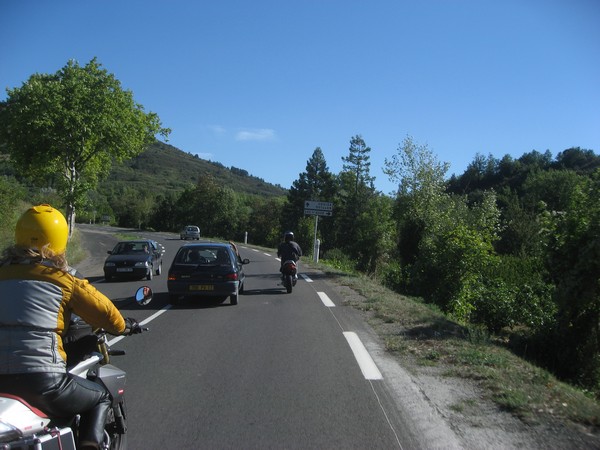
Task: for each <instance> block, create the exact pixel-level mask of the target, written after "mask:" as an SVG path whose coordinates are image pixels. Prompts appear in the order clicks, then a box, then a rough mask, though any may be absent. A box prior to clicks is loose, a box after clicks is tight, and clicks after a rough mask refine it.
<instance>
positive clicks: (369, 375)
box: [344, 331, 383, 380]
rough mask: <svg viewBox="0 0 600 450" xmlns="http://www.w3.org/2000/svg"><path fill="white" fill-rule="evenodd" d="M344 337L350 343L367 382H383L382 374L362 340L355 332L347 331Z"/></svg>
mask: <svg viewBox="0 0 600 450" xmlns="http://www.w3.org/2000/svg"><path fill="white" fill-rule="evenodd" d="M344 337H345V338H346V340H347V341H348V344H349V345H350V348H351V349H352V353H354V357H355V358H356V361H357V362H358V365H359V367H360V370H361V372H362V374H363V376H364V377H365V379H367V380H383V376H382V375H381V372H380V371H379V369H378V368H377V366H376V365H375V362H374V361H373V358H371V355H369V352H368V351H367V349H366V348H365V346H364V345H363V343H362V342H361V340H360V338H359V337H358V335H357V334H356V333H354V332H353V331H345V332H344Z"/></svg>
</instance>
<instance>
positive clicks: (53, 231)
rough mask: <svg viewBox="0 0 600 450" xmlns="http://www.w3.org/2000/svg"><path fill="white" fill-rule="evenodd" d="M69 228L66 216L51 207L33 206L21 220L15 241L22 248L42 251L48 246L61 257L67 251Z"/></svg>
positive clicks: (18, 223)
mask: <svg viewBox="0 0 600 450" xmlns="http://www.w3.org/2000/svg"><path fill="white" fill-rule="evenodd" d="M68 239H69V227H68V226H67V221H66V220H65V216H63V215H62V214H61V212H60V211H58V210H57V209H54V208H53V207H52V206H50V205H46V204H43V205H37V206H32V207H31V208H29V209H28V210H27V211H25V212H24V213H23V215H22V216H21V217H20V218H19V220H18V222H17V228H16V230H15V240H16V242H17V245H19V246H21V247H27V248H34V249H37V250H40V249H41V248H42V247H43V246H45V245H46V244H50V245H49V247H50V249H51V250H52V251H53V252H54V253H56V254H58V255H60V254H61V253H64V252H65V250H66V249H67V240H68Z"/></svg>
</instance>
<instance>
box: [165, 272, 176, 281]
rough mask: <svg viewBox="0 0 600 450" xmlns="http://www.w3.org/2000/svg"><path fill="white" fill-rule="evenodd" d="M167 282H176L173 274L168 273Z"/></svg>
mask: <svg viewBox="0 0 600 450" xmlns="http://www.w3.org/2000/svg"><path fill="white" fill-rule="evenodd" d="M167 280H169V281H176V280H177V275H175V274H174V273H170V274H169V277H168V278H167Z"/></svg>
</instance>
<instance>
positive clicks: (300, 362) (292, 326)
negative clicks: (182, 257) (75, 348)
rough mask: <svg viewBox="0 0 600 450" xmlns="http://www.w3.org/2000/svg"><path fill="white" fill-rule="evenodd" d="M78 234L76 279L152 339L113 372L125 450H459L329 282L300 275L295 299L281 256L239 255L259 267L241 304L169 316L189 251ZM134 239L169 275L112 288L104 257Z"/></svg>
mask: <svg viewBox="0 0 600 450" xmlns="http://www.w3.org/2000/svg"><path fill="white" fill-rule="evenodd" d="M79 228H80V230H81V231H82V232H83V233H82V234H83V236H84V242H85V244H86V246H87V247H88V248H89V250H90V252H91V255H92V257H91V258H89V259H87V260H86V261H84V262H83V263H82V265H81V266H80V267H79V269H80V270H81V271H82V272H83V273H84V275H85V276H86V277H88V278H89V279H90V280H91V281H92V282H93V283H94V285H95V286H96V287H97V288H98V289H100V290H101V291H102V292H104V293H105V294H106V295H107V296H109V297H110V298H111V299H113V300H114V301H115V304H116V305H117V306H118V307H119V308H120V309H121V311H122V312H123V315H124V316H126V317H127V316H131V317H135V318H136V319H138V320H139V321H145V324H146V326H148V327H149V328H150V332H148V333H145V334H142V335H136V336H132V337H128V338H124V339H121V340H119V341H118V342H117V343H115V344H114V345H113V346H114V348H119V349H124V350H126V351H127V355H126V356H122V357H114V358H113V360H112V362H113V364H115V365H117V366H118V367H120V368H122V369H124V370H126V371H127V378H128V379H127V392H126V398H127V405H128V411H129V417H128V425H129V430H128V441H129V448H131V449H204V448H210V449H212V448H219V449H225V448H236V449H242V448H243V449H258V448H260V449H267V448H278V449H279V448H286V449H293V448H302V449H305V448H322V449H331V448H344V449H351V448H362V449H366V448H369V449H373V448H385V449H391V448H404V449H414V448H431V447H433V446H438V447H440V446H443V447H453V446H454V445H453V442H452V441H444V435H445V433H444V430H439V429H438V425H437V422H436V421H435V420H433V419H432V417H431V416H430V415H428V414H427V413H425V414H424V413H423V412H422V411H420V410H418V409H417V408H414V409H411V408H410V405H411V403H415V400H414V398H415V396H418V395H419V393H415V392H412V390H411V387H410V386H409V385H408V384H405V382H406V380H405V379H404V378H403V377H402V376H398V374H397V373H395V372H394V373H392V372H391V371H390V370H389V368H388V367H381V366H382V364H383V361H385V359H382V357H381V355H379V356H378V357H376V358H375V361H373V360H371V358H370V357H369V355H373V353H381V351H380V349H379V348H378V347H377V346H376V344H375V340H374V338H373V336H372V332H371V331H369V328H368V327H366V326H365V325H364V323H362V320H361V319H360V317H359V316H358V315H357V314H356V312H355V311H353V310H352V309H351V308H348V307H344V306H342V303H341V300H340V298H338V297H337V295H336V294H335V292H334V290H333V289H332V288H331V286H330V285H329V284H328V283H327V280H326V279H325V278H324V277H323V275H322V274H321V273H318V272H314V271H310V270H307V271H304V272H303V275H304V277H302V278H301V279H300V280H299V281H298V284H297V285H296V287H295V289H294V291H293V292H292V293H291V294H287V293H285V289H284V288H283V286H280V285H278V283H279V277H278V267H279V261H278V260H277V259H276V257H275V255H274V254H270V253H265V252H263V251H262V250H261V251H258V250H256V249H252V248H250V247H248V246H244V245H240V246H239V248H240V253H241V256H242V258H249V259H250V260H251V263H250V264H249V265H247V266H245V270H246V275H247V278H246V286H245V295H241V296H240V298H239V304H238V305H236V306H231V305H229V302H228V301H226V302H225V303H223V304H214V303H213V304H210V303H207V302H205V301H186V302H183V303H182V304H181V305H179V306H177V307H173V308H171V307H170V306H169V305H168V303H167V283H166V279H167V271H168V267H169V266H170V264H171V261H172V259H173V256H174V255H175V252H176V251H177V248H178V247H179V246H180V245H182V244H183V241H180V240H179V239H178V236H176V235H174V234H160V233H144V234H139V233H138V232H132V231H127V230H114V229H110V228H105V227H94V226H87V225H83V226H79ZM128 234H133V235H134V236H140V237H141V236H145V237H150V238H152V239H155V240H157V241H158V242H160V243H161V244H163V245H164V246H165V248H166V253H165V255H164V265H163V274H162V275H160V276H155V277H154V279H153V280H151V281H146V280H140V281H115V282H110V283H107V282H105V281H104V279H103V276H102V265H101V264H102V262H103V261H104V258H105V257H106V251H107V250H109V249H111V248H112V246H113V245H114V243H115V242H116V241H117V240H118V239H121V238H123V237H124V236H125V235H128ZM302 270H303V267H302V266H301V271H302ZM142 285H148V286H150V287H152V289H153V291H154V299H153V301H152V302H151V303H150V304H149V305H147V306H144V307H139V306H137V305H135V304H134V303H132V302H130V301H128V300H127V298H128V297H129V296H131V295H133V293H134V292H135V290H136V289H137V288H138V287H140V286H142ZM351 344H352V345H351ZM361 345H362V346H363V347H362V348H361ZM361 351H362V352H363V353H361ZM415 404H416V403H415Z"/></svg>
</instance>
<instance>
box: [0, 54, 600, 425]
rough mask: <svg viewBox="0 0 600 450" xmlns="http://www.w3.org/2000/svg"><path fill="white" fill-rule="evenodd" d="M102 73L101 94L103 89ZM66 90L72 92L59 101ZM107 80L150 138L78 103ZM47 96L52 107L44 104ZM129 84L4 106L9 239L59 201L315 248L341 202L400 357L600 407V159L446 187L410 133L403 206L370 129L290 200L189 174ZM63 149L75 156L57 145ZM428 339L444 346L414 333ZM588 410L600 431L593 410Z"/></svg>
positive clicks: (394, 162) (253, 186) (400, 165)
mask: <svg viewBox="0 0 600 450" xmlns="http://www.w3.org/2000/svg"><path fill="white" fill-rule="evenodd" d="M90 77H91V78H94V77H96V78H95V79H96V81H98V80H99V81H102V82H101V83H90V81H89V80H90ZM61 83H63V84H66V85H67V86H68V89H67V90H62V89H58V86H59V85H60V84H61ZM103 83H104V84H103ZM106 84H108V85H109V86H110V87H111V88H110V89H108V92H109V93H110V92H115V91H116V92H117V93H118V94H119V95H118V98H117V100H119V102H120V103H119V102H118V104H119V105H120V106H119V108H118V109H119V111H120V114H125V117H129V118H130V120H131V126H134V127H136V126H137V128H136V129H137V131H138V133H139V134H138V135H137V137H136V138H135V139H133V140H132V141H128V140H126V139H125V138H124V137H123V136H122V132H123V129H122V128H120V127H118V126H116V125H115V124H116V123H118V121H115V120H114V115H113V113H114V111H111V109H110V108H108V107H107V108H104V109H102V108H100V109H101V111H102V114H101V115H100V116H99V117H95V116H94V114H90V111H89V110H84V111H78V110H77V109H76V108H77V107H79V106H81V105H85V104H86V102H75V103H72V102H70V101H69V100H70V99H71V98H73V95H72V92H78V89H81V90H82V92H83V93H82V94H81V95H92V94H93V95H92V99H93V101H94V102H99V103H98V104H100V105H104V106H106V105H110V104H111V102H110V101H108V100H107V101H103V100H102V99H103V98H104V97H103V95H107V93H106V92H100V93H95V90H96V89H99V87H98V86H105V85H106ZM45 89H50V91H48V92H47V94H48V95H41V94H43V93H44V92H46V91H45ZM69 89H70V90H69ZM119 89H120V88H119V84H118V82H117V80H116V78H115V77H114V76H112V75H110V74H107V73H106V72H105V71H103V70H102V69H101V68H100V66H99V64H98V63H97V61H96V60H92V61H91V62H90V63H89V64H88V65H87V66H85V67H79V66H77V65H76V64H73V63H69V64H68V65H67V66H65V68H64V69H63V70H62V71H59V73H57V74H55V75H54V76H42V75H35V76H32V78H31V79H30V80H29V81H28V82H27V83H25V84H24V85H23V87H21V88H17V89H12V90H8V99H7V100H6V101H5V102H1V103H0V151H1V152H2V155H0V194H2V195H0V239H3V240H4V241H5V242H6V241H7V240H9V241H10V236H11V235H12V231H6V230H7V229H10V227H12V226H14V222H15V220H16V217H17V216H18V213H19V212H20V211H22V210H23V209H24V207H26V205H27V204H33V203H39V202H48V203H51V204H53V205H54V206H57V207H62V208H63V210H64V211H65V213H68V214H67V215H68V217H70V219H71V220H72V219H75V220H79V221H83V222H100V221H103V222H106V223H108V224H115V225H119V226H125V227H136V228H146V229H153V230H157V231H172V232H178V231H179V229H180V228H181V227H182V226H184V225H187V224H193V225H198V226H199V227H200V228H201V230H202V234H203V235H205V236H214V237H220V238H223V239H233V240H236V241H243V240H244V238H245V236H248V242H249V243H251V244H255V245H262V246H266V247H269V248H273V247H276V245H277V244H278V242H279V240H280V239H281V235H282V232H283V231H284V230H286V229H291V230H293V231H294V232H295V234H296V236H297V240H298V241H299V243H300V245H301V246H302V248H304V249H305V250H306V251H307V253H309V254H310V253H311V252H312V251H311V249H312V246H313V233H314V229H315V227H314V224H315V218H314V217H312V216H309V217H305V216H304V205H305V202H306V201H307V200H313V201H323V202H331V203H332V204H333V215H332V216H331V217H322V218H320V220H319V225H318V238H319V240H320V242H321V250H320V251H321V253H320V255H319V256H320V257H321V259H322V261H324V262H326V263H327V264H329V265H330V266H331V267H337V268H341V269H344V270H345V271H348V272H351V273H357V274H361V275H360V276H358V277H355V278H353V280H354V281H353V283H355V284H356V288H357V289H358V290H359V291H364V290H365V289H367V287H368V286H379V285H381V286H384V287H385V289H386V290H385V291H382V292H385V293H386V294H385V296H384V295H383V294H382V293H380V292H379V291H376V292H377V294H376V295H375V294H373V295H365V297H366V298H367V299H368V300H367V301H366V302H364V304H361V305H358V306H360V307H361V308H363V309H365V310H368V311H371V312H373V313H374V314H375V315H376V318H377V319H378V320H380V321H381V322H382V323H384V324H386V323H394V324H398V325H399V326H402V327H407V330H408V331H405V332H400V331H398V333H399V334H397V335H395V334H393V333H391V334H389V336H386V341H387V342H388V349H389V350H390V351H395V352H405V353H407V354H410V355H413V356H414V357H415V358H419V359H420V360H422V361H423V362H428V363H430V364H434V363H436V362H437V361H443V362H453V363H454V367H455V368H454V369H453V370H455V371H456V372H457V373H458V372H465V374H466V375H469V374H472V375H470V376H472V377H474V378H477V379H480V380H487V382H489V383H491V384H493V383H497V385H498V386H497V388H494V389H492V391H494V392H495V394H494V398H495V400H496V401H498V402H499V403H501V404H503V405H504V407H506V408H507V409H511V410H513V411H515V412H516V413H517V414H519V415H522V416H523V417H525V416H526V415H527V414H526V413H525V411H526V410H527V408H528V407H527V406H526V405H525V404H526V403H527V402H529V403H531V404H534V405H538V404H539V409H540V410H543V409H545V408H546V406H544V404H543V402H542V400H541V398H542V397H543V396H542V394H538V393H537V392H536V391H535V390H533V389H531V390H529V391H528V390H527V389H525V390H523V389H518V388H517V385H518V383H519V377H517V376H513V375H512V373H511V372H506V367H521V369H522V370H523V375H522V377H521V378H523V379H527V377H530V378H532V379H535V380H541V382H540V385H542V384H543V383H546V384H547V385H549V386H552V387H553V389H552V396H554V397H555V398H556V399H561V400H565V401H564V402H559V403H560V405H562V404H563V403H565V404H567V405H571V404H573V403H580V404H581V405H584V404H585V405H591V406H590V411H595V410H594V408H592V406H593V403H589V402H588V401H584V399H589V400H590V401H592V402H593V401H595V400H598V399H599V398H600V157H599V156H598V155H596V153H594V151H593V150H587V149H581V148H579V147H573V148H569V149H565V150H563V151H561V152H559V153H558V154H556V155H555V156H554V155H552V154H551V153H550V152H549V151H546V152H544V153H541V152H538V151H535V150H533V151H531V152H529V153H525V154H523V155H522V156H521V157H519V158H513V157H511V156H509V155H505V156H503V157H501V158H496V157H494V156H492V155H489V156H484V155H481V154H477V155H475V157H474V159H473V161H472V162H471V163H470V164H469V166H468V167H467V169H466V170H465V172H464V173H463V174H460V175H452V176H448V173H447V171H448V164H447V163H445V162H441V161H438V159H437V157H436V156H435V154H434V153H433V151H432V150H431V149H429V148H428V147H427V145H422V144H419V143H418V142H415V141H414V140H413V139H412V138H411V137H410V136H407V137H405V138H404V139H403V140H402V141H401V142H400V143H399V145H398V148H397V149H396V152H395V153H394V154H393V155H391V157H390V158H389V159H387V160H386V162H385V166H384V167H383V170H384V173H385V175H386V176H387V177H389V179H390V180H392V181H393V182H394V183H396V185H397V186H398V189H397V191H396V192H395V193H394V194H393V195H387V194H384V193H381V192H378V191H377V190H376V189H375V187H374V180H375V178H374V176H373V175H372V172H371V167H370V166H371V163H370V152H371V148H370V147H369V146H368V145H367V143H366V142H365V140H364V139H363V137H362V136H361V135H356V136H352V137H351V138H350V140H349V146H348V153H347V156H344V157H343V158H342V162H343V167H342V170H341V171H340V172H339V173H337V174H335V173H332V172H330V170H329V168H328V166H327V161H326V159H325V156H324V153H323V151H322V150H321V149H320V148H319V147H316V148H315V149H314V151H313V152H312V154H311V155H310V157H309V158H308V160H307V164H306V168H305V171H303V172H301V173H300V174H299V177H298V179H297V180H295V181H294V182H293V183H292V186H290V187H289V189H287V190H283V189H282V188H281V187H274V186H272V187H271V188H267V187H266V183H264V181H262V180H260V179H257V178H255V177H252V176H251V175H250V174H248V173H247V172H245V171H244V170H243V169H239V168H235V167H231V168H225V167H222V166H221V165H219V164H216V163H208V164H207V162H204V163H202V167H203V169H202V170H198V171H196V172H194V171H190V170H189V169H185V170H184V169H183V168H182V169H177V165H175V166H174V165H173V161H179V163H178V164H183V165H191V164H192V162H194V163H198V164H200V161H193V160H198V158H194V157H192V156H190V155H185V154H183V152H181V151H180V150H177V149H174V148H172V147H170V146H167V145H166V144H162V143H157V142H156V141H155V138H154V136H155V135H156V134H162V135H163V136H164V135H166V134H168V131H169V130H168V129H165V128H163V127H162V126H161V125H160V122H159V121H158V117H157V116H156V115H155V114H153V113H148V114H146V113H144V112H143V108H141V106H140V105H137V104H136V103H135V102H133V101H132V97H131V94H130V93H128V92H119ZM64 92H68V93H69V95H64ZM34 94H35V95H34ZM40 95H41V97H40ZM40 98H43V99H44V102H42V103H43V108H42V110H40V111H39V114H40V117H43V120H41V119H40V120H39V121H36V116H35V115H34V116H31V115H30V113H31V111H32V108H34V107H38V106H39V105H40V104H42V103H40V101H39V99H40ZM91 104H96V103H91ZM65 115H66V116H68V117H70V119H69V120H71V121H72V120H74V118H75V119H77V120H78V121H81V122H85V123H86V127H84V128H85V132H86V134H85V135H77V137H78V139H77V140H76V141H75V142H71V141H70V140H69V138H70V136H71V134H72V133H69V132H68V129H69V127H68V126H66V125H65V124H67V125H68V124H69V123H71V122H69V121H65V117H64V116H65ZM96 119H98V120H100V122H101V123H102V126H106V127H107V128H102V127H100V126H99V125H98V123H97V121H96ZM86 121H87V122H86ZM31 124H34V125H35V127H32V126H30V125H31ZM115 127H116V128H115ZM61 130H62V131H61ZM65 130H67V131H65ZM61 133H62V134H61ZM107 139H109V140H107ZM48 142H61V143H62V144H64V145H65V146H67V147H68V144H71V145H72V148H71V149H70V151H69V152H66V151H64V149H61V151H60V152H59V151H58V150H57V151H52V148H53V147H52V146H49V145H45V143H48ZM82 142H85V143H84V144H81V143H82ZM149 142H151V143H149ZM113 144H114V145H113ZM142 144H146V145H145V146H144V145H142ZM123 147H125V148H123ZM32 148H34V149H35V151H34V152H33V153H31V152H32V150H31V149H32ZM109 149H110V150H109ZM380 151H382V149H380ZM149 154H151V157H148V155H149ZM174 155H176V157H174ZM87 157H89V158H91V159H89V158H88V159H86V158H87ZM163 157H164V160H163V159H162V158H163ZM80 159H83V160H84V161H87V163H86V164H79V163H78V162H79V161H80ZM92 161H93V162H94V163H92ZM163 161H164V163H161V162H163ZM166 161H169V163H166ZM194 167H200V166H194ZM204 169H206V170H204ZM73 171H75V172H77V173H75V174H74V173H73ZM153 180H161V182H160V183H153V182H152V181H153ZM75 212H77V214H75ZM371 283H373V284H371ZM369 289H371V288H370V287H369ZM373 289H374V288H373ZM381 289H383V288H381ZM391 293H393V294H394V295H398V296H400V297H398V298H402V299H405V298H407V297H403V296H410V297H411V298H418V299H420V300H419V301H418V302H416V303H415V302H410V305H411V306H407V305H408V304H409V303H408V302H406V301H405V300H402V301H401V302H399V301H397V300H391V299H395V298H396V297H394V296H391ZM388 294H390V295H388ZM380 297H381V298H380ZM417 305H418V307H417ZM423 317H426V318H427V319H426V323H425V324H420V321H423V320H425V319H424V318H423ZM390 328H393V327H390ZM420 330H421V331H422V332H423V333H424V334H423V335H424V336H427V335H428V334H427V333H430V334H432V336H433V337H432V338H428V339H409V338H407V336H408V337H410V336H413V335H415V334H417V332H418V331H420ZM436 336H444V339H436ZM442 343H443V344H444V345H441V344H442ZM482 343H484V344H485V346H484V347H481V345H482ZM490 344H492V345H490ZM512 358H518V359H514V360H513V359H512ZM519 361H523V362H522V364H526V363H525V361H526V362H527V365H521V363H520V362H519ZM529 364H532V365H531V366H530V365H529ZM533 368H535V370H534V369H533ZM496 377H497V378H498V379H499V380H500V379H502V378H505V379H504V380H503V382H504V385H505V387H510V389H508V388H502V382H500V381H495V378H496ZM559 380H560V381H559ZM563 383H569V384H570V385H572V386H575V387H577V389H578V390H577V391H569V390H566V389H565V390H564V392H573V394H568V395H576V394H575V393H578V394H577V395H579V397H577V400H576V401H567V399H565V398H563V395H567V394H561V392H563V387H565V386H566V385H565V384H563ZM530 387H531V386H530ZM525 394H527V395H525ZM538 396H541V397H540V400H539V401H538ZM530 397H531V398H530ZM574 398H575V397H574ZM551 405H552V406H551V407H550V409H552V410H553V411H554V413H555V414H558V411H564V413H565V414H572V415H573V416H575V413H572V412H568V411H569V408H570V406H567V407H564V406H562V408H564V409H561V408H558V407H556V408H555V407H554V403H551ZM457 407H458V406H457ZM561 414H562V413H561ZM578 414H580V415H581V416H582V417H583V416H585V417H587V419H585V422H586V423H592V424H595V425H597V419H592V416H593V414H583V412H582V411H581V410H580V412H579V413H578Z"/></svg>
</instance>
